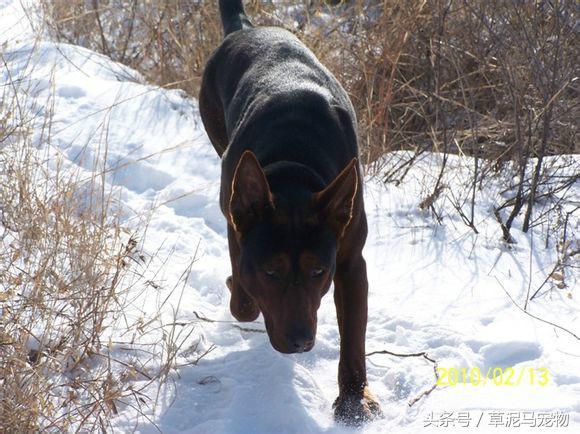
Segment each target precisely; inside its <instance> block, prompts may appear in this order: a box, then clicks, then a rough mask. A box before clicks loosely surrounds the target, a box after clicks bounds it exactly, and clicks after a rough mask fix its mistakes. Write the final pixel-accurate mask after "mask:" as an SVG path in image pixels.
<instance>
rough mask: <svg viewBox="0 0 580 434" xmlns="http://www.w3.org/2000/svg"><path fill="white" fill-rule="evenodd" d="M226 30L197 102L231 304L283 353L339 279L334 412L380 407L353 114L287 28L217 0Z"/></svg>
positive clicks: (295, 347)
mask: <svg viewBox="0 0 580 434" xmlns="http://www.w3.org/2000/svg"><path fill="white" fill-rule="evenodd" d="M220 12H221V18H222V23H223V27H224V32H225V35H226V36H225V38H224V40H223V42H222V44H221V46H220V47H219V48H218V49H217V50H216V51H215V52H214V53H213V55H212V56H211V58H210V59H209V61H208V63H207V65H206V69H205V72H204V76H203V83H202V87H201V92H200V97H199V105H200V111H201V116H202V119H203V123H204V126H205V129H206V131H207V133H208V135H209V137H210V140H211V142H212V144H213V146H214V147H215V149H216V151H217V152H218V154H219V155H220V156H221V157H222V178H221V195H220V203H221V209H222V211H223V213H224V215H225V217H226V219H227V221H228V240H229V248H230V257H231V263H232V276H231V277H230V278H228V280H227V282H226V283H227V285H228V288H229V289H230V291H231V301H230V309H231V312H232V314H233V316H234V317H235V318H237V319H238V320H239V321H253V320H255V319H256V318H257V317H258V315H259V314H260V312H261V313H262V314H263V315H264V320H265V323H266V329H267V331H268V336H269V338H270V342H271V344H272V346H273V347H274V348H275V349H276V350H278V351H280V352H283V353H297V352H303V351H309V350H310V349H311V348H312V347H313V345H314V339H315V334H316V320H317V318H316V313H317V310H318V307H319V306H320V301H321V298H322V296H323V295H324V294H325V293H326V292H327V291H328V289H329V287H330V284H331V282H332V280H334V301H335V304H336V312H337V317H338V326H339V331H340V338H341V341H340V364H339V372H338V382H339V389H340V394H339V397H338V398H337V400H336V402H335V403H334V408H335V416H336V418H337V419H338V420H339V421H342V422H345V423H349V424H358V423H360V422H362V421H364V420H369V419H371V418H373V417H374V416H376V415H377V414H379V413H380V409H379V406H378V404H377V403H376V402H375V401H374V400H373V399H372V397H371V395H370V393H369V392H368V387H367V378H366V367H365V331H366V323H367V290H368V283H367V275H366V264H365V261H364V259H363V257H362V249H363V246H364V243H365V240H366V236H367V222H366V216H365V211H364V203H363V194H362V177H361V175H360V168H359V165H358V162H357V155H358V148H357V135H356V117H355V113H354V110H353V107H352V104H351V102H350V100H349V98H348V96H347V94H346V92H345V91H344V89H343V88H342V86H341V85H340V84H339V83H338V81H337V80H336V78H335V77H334V76H333V75H332V74H331V73H330V72H329V71H328V70H327V69H326V68H325V67H324V66H323V65H322V64H320V62H319V61H318V59H316V57H315V56H314V54H312V52H311V51H310V50H309V49H308V48H306V46H304V45H303V44H302V43H301V42H300V41H299V40H298V39H297V38H296V37H295V36H293V35H292V34H291V33H290V32H288V31H286V30H283V29H280V28H273V27H254V26H252V24H251V23H250V21H249V20H248V18H247V17H246V15H245V13H244V9H243V6H242V2H241V1H239V0H230V1H228V0H220Z"/></svg>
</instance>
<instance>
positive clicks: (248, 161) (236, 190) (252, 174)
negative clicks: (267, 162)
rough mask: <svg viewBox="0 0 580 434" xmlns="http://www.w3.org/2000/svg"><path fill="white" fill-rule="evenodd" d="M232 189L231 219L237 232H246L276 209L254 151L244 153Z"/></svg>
mask: <svg viewBox="0 0 580 434" xmlns="http://www.w3.org/2000/svg"><path fill="white" fill-rule="evenodd" d="M231 190H232V193H231V196H230V203H229V214H230V215H229V220H230V224H231V225H232V226H233V227H234V229H235V230H236V231H237V232H244V231H245V230H246V229H248V228H249V227H251V226H252V225H253V224H255V223H256V222H257V221H258V220H260V219H261V218H262V217H263V216H264V215H265V214H266V213H267V212H269V211H271V210H273V209H274V201H273V198H272V192H271V191H270V186H269V185H268V180H267V179H266V175H265V174H264V171H263V170H262V167H261V166H260V162H259V161H258V159H257V158H256V156H255V155H254V153H253V152H252V151H245V152H244V153H243V154H242V157H241V158H240V160H239V162H238V165H237V167H236V172H235V173H234V179H233V181H232V187H231Z"/></svg>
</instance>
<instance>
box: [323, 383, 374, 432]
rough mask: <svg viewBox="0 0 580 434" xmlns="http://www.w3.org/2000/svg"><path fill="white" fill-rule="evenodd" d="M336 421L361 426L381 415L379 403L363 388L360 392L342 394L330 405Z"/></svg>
mask: <svg viewBox="0 0 580 434" xmlns="http://www.w3.org/2000/svg"><path fill="white" fill-rule="evenodd" d="M332 407H333V408H334V419H335V420H336V422H338V423H340V424H343V425H347V426H355V427H356V426H361V425H362V424H364V423H366V422H370V421H372V420H374V419H377V418H379V417H381V416H382V412H381V407H380V406H379V403H378V402H377V401H376V400H375V399H374V398H373V396H372V395H371V393H370V392H369V390H368V387H365V388H364V391H363V393H362V394H348V395H347V394H342V395H340V396H339V397H338V398H336V401H334V404H333V406H332Z"/></svg>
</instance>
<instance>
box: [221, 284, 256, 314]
mask: <svg viewBox="0 0 580 434" xmlns="http://www.w3.org/2000/svg"><path fill="white" fill-rule="evenodd" d="M226 286H227V287H228V289H229V290H230V293H231V299H230V312H231V313H232V315H233V316H234V318H235V319H237V320H238V321H240V322H251V321H255V320H256V318H258V316H259V315H260V309H258V306H256V304H255V303H254V302H253V301H252V300H251V299H250V297H248V295H247V294H246V293H245V292H244V290H243V289H241V288H235V287H234V279H233V278H232V276H230V277H228V278H227V279H226Z"/></svg>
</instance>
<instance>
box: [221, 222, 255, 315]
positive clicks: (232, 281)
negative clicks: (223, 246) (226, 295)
mask: <svg viewBox="0 0 580 434" xmlns="http://www.w3.org/2000/svg"><path fill="white" fill-rule="evenodd" d="M228 244H229V249H230V260H231V263H232V275H231V276H230V277H228V278H227V279H226V286H227V287H228V289H229V290H230V293H231V298H230V312H231V313H232V315H233V316H234V318H235V319H237V320H238V321H241V322H249V321H254V320H255V319H256V318H258V316H259V315H260V309H258V306H256V303H254V301H253V300H252V299H251V298H250V296H249V295H248V294H247V293H246V291H245V290H244V288H243V287H242V285H241V282H240V271H239V259H240V247H239V244H238V239H237V236H236V232H235V230H234V229H233V228H232V227H231V226H230V225H228Z"/></svg>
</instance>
